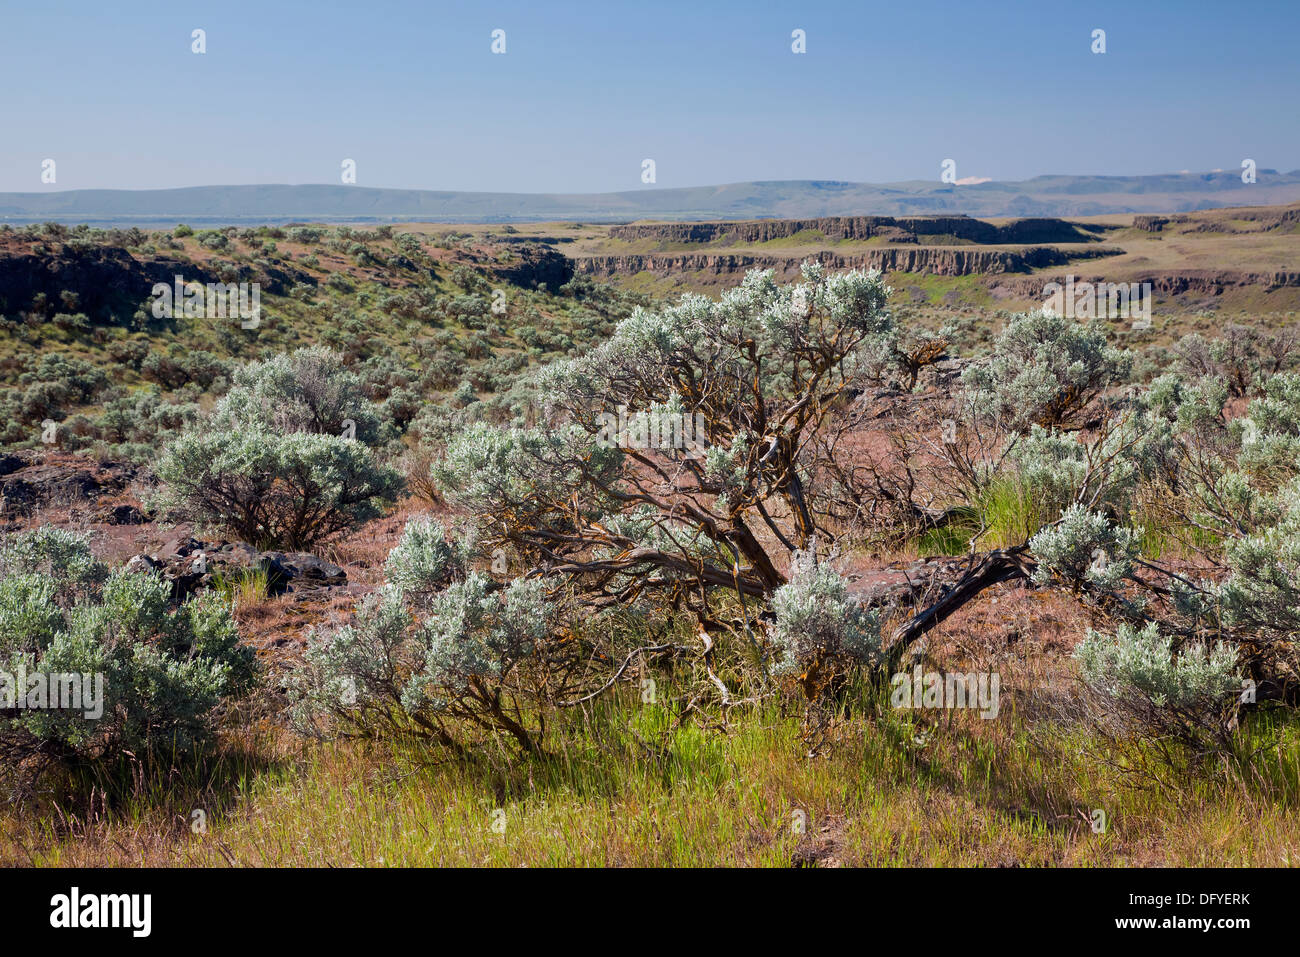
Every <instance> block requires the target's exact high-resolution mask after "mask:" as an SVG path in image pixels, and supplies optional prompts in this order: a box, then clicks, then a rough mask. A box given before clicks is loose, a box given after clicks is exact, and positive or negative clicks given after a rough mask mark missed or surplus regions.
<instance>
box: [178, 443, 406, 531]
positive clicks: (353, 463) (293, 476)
mask: <svg viewBox="0 0 1300 957" xmlns="http://www.w3.org/2000/svg"><path fill="white" fill-rule="evenodd" d="M156 471H157V473H158V477H159V478H160V479H162V481H163V483H164V488H163V491H162V493H161V495H160V498H159V504H160V505H162V506H163V507H164V508H165V509H167V510H168V511H169V512H170V513H171V514H172V515H174V516H176V517H178V518H183V519H187V520H189V521H194V522H198V523H201V524H208V525H212V526H215V527H218V528H223V529H227V530H229V531H231V532H232V533H234V534H235V535H237V536H238V537H239V538H241V539H242V540H244V541H246V542H249V543H251V544H254V545H257V546H259V547H269V546H273V545H279V546H284V547H288V548H307V547H310V546H311V545H312V544H314V543H316V542H318V541H320V540H321V539H323V538H326V537H328V536H330V535H332V534H335V533H336V532H340V531H343V530H345V529H349V528H352V527H355V526H356V525H358V524H360V523H362V522H364V521H366V520H368V519H370V518H373V517H375V516H377V515H379V514H380V513H381V510H382V506H383V505H385V504H386V503H389V502H391V501H392V500H393V499H394V498H396V496H397V495H398V493H399V492H400V491H401V489H402V486H403V480H402V477H401V475H400V474H399V473H398V472H397V471H396V470H394V469H391V468H389V467H387V466H381V465H379V464H378V463H377V462H376V461H375V459H374V456H373V454H372V453H371V452H370V450H369V449H368V448H366V446H364V445H362V444H361V443H359V442H355V441H352V440H349V439H345V438H340V437H338V436H335V435H312V434H308V433H290V434H287V435H279V434H275V433H270V432H258V431H249V432H243V431H239V432H226V431H216V432H193V433H189V434H187V435H184V436H182V437H181V438H179V439H178V440H177V441H176V442H175V443H173V444H172V446H171V447H170V448H168V449H167V451H166V452H165V453H164V455H163V456H162V458H161V459H160V460H159V462H158V465H157V468H156Z"/></svg>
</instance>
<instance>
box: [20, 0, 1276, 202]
mask: <svg viewBox="0 0 1300 957" xmlns="http://www.w3.org/2000/svg"><path fill="white" fill-rule="evenodd" d="M195 28H202V29H204V30H206V32H207V53H206V54H204V55H201V56H200V55H196V54H194V53H192V52H191V51H190V45H191V40H190V34H191V31H192V30H193V29H195ZM495 28H501V29H504V30H505V31H506V43H507V52H506V54H505V55H493V54H492V53H491V50H490V44H491V37H490V34H491V32H492V30H493V29H495ZM795 28H801V29H803V30H805V31H806V32H807V49H808V52H807V53H806V54H804V55H796V54H793V53H792V52H791V50H790V44H791V39H790V34H791V31H792V30H794V29H795ZM1094 28H1101V29H1104V30H1105V31H1106V42H1107V52H1106V53H1105V54H1104V55H1097V54H1093V53H1092V52H1090V44H1091V39H1090V34H1091V32H1092V30H1093V29H1094ZM1298 53H1300V2H1297V0H1251V2H1245V3H1233V2H1227V0H1223V2H1215V3H1210V2H1203V0H1182V2H1177V0H1123V2H1109V0H1102V2H1087V3H1078V2H1071V3H1064V2H1053V0H1039V2H998V3H980V2H973V0H972V2H926V0H907V2H897V0H893V2H878V0H857V2H853V0H818V2H816V3H813V2H810V0H790V2H765V0H740V2H733V0H721V2H709V0H693V2H676V0H641V2H636V3H624V2H620V0H607V2H572V0H569V2H547V0H523V2H481V3H476V2H461V3H446V2H438V0H429V2H397V0H349V2H339V0H314V2H310V3H286V2H276V0H260V2H245V0H221V2H210V3H207V2H185V0H159V2H152V0H144V2H137V0H120V2H104V0H75V2H72V0H38V2H20V0H0V89H2V90H3V92H2V93H0V190H5V191H9V190H16V191H25V192H26V191H45V190H51V189H60V190H62V189H77V188H101V187H108V188H126V189H145V188H165V187H175V186H193V185H210V184H234V183H322V182H327V183H337V182H339V166H340V163H341V162H342V160H343V159H344V158H351V159H354V160H356V162H357V171H358V177H357V180H358V184H359V185H362V186H390V187H412V188H421V189H466V190H511V191H526V192H595V191H605V190H622V189H643V188H652V187H646V186H643V185H642V183H641V179H640V172H641V161H642V159H644V158H652V159H654V160H655V162H656V164H657V184H656V185H657V186H658V187H660V188H663V187H673V186H697V185H705V184H713V183H726V182H737V181H743V180H753V179H839V180H855V181H865V182H885V181H894V180H906V179H937V178H938V176H939V172H940V170H939V167H940V164H941V162H942V161H943V160H944V159H947V158H953V159H955V160H956V161H957V175H958V176H960V177H971V176H988V177H992V178H994V179H1023V178H1026V177H1029V176H1034V175H1038V174H1041V173H1094V174H1096V173H1100V174H1139V173H1157V172H1171V171H1177V170H1184V169H1188V170H1193V171H1203V170H1209V169H1214V168H1225V169H1236V168H1239V166H1240V163H1241V160H1242V159H1244V158H1247V157H1250V158H1253V159H1255V160H1256V161H1257V163H1258V164H1259V166H1260V168H1261V169H1262V168H1276V169H1281V170H1291V169H1295V168H1297V167H1300V122H1298V120H1300V63H1298V59H1300V58H1298V56H1297V54H1298ZM47 157H48V158H53V159H55V160H56V162H57V164H58V166H57V172H58V180H57V183H56V184H55V185H54V186H48V185H42V184H41V182H40V168H41V161H42V160H43V159H45V158H47Z"/></svg>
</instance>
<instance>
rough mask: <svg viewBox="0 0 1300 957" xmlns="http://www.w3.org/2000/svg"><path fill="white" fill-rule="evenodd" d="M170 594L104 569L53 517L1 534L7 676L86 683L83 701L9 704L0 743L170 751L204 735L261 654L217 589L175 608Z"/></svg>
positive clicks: (53, 754) (16, 750) (20, 751)
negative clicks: (61, 705) (243, 640)
mask: <svg viewBox="0 0 1300 957" xmlns="http://www.w3.org/2000/svg"><path fill="white" fill-rule="evenodd" d="M170 594H171V586H170V585H169V583H167V582H166V581H164V580H162V579H161V578H159V577H157V576H155V575H152V574H130V573H127V572H125V571H117V572H112V573H109V572H108V570H107V569H106V568H105V567H104V566H103V565H101V564H100V563H99V562H97V561H96V560H95V559H94V558H93V556H92V555H91V551H90V546H89V543H88V541H87V539H85V538H84V537H81V536H77V535H74V534H72V533H69V532H65V531H62V530H59V529H56V528H53V527H49V526H46V527H42V528H39V529H37V530H35V531H32V532H26V533H22V534H19V535H16V536H13V537H11V538H9V539H8V540H6V541H4V542H3V543H0V663H3V665H2V666H3V668H4V669H5V671H6V672H8V673H9V674H10V675H13V674H15V673H17V672H19V671H20V670H22V671H25V672H26V673H27V674H28V675H32V674H37V673H40V674H44V675H47V676H49V675H80V676H85V680H84V683H83V688H84V690H85V692H86V694H87V697H86V698H83V700H82V702H81V708H80V709H79V710H74V709H53V708H48V707H46V708H40V709H33V710H25V709H13V710H8V711H5V712H4V713H3V716H2V717H0V752H3V753H4V755H5V757H6V758H7V759H9V760H10V761H11V762H19V761H23V760H24V759H29V758H32V759H36V758H39V759H45V760H46V761H49V760H58V761H63V762H79V761H86V760H94V759H97V758H102V757H112V756H115V755H117V754H119V753H120V752H122V751H130V752H132V753H133V754H135V755H136V756H137V757H140V758H144V757H145V756H146V755H148V754H151V753H155V752H157V753H160V754H162V755H164V756H166V757H167V758H169V759H170V758H171V757H172V756H173V755H174V754H176V753H178V752H181V751H187V750H190V749H192V748H193V747H195V746H197V745H199V744H201V743H202V742H203V741H204V740H205V739H207V738H208V737H209V735H210V734H211V732H212V730H213V727H214V721H215V713H216V711H217V709H218V708H219V707H220V706H221V705H222V704H223V703H225V702H229V701H232V700H236V699H238V698H240V697H242V696H244V695H245V694H247V692H248V691H249V690H250V689H251V688H252V685H253V682H254V679H255V674H256V672H255V664H256V659H255V657H254V655H253V652H252V650H251V649H248V648H245V647H242V646H240V644H239V635H238V632H237V631H236V629H235V625H234V622H233V621H232V620H231V617H230V611H229V608H228V607H227V606H226V605H225V604H224V603H223V602H222V601H221V600H220V599H218V598H216V597H215V596H212V595H207V596H204V597H201V598H196V599H192V600H190V601H188V602H186V603H184V604H182V605H180V606H179V607H174V606H173V605H172V604H171V601H170ZM96 686H97V688H98V692H101V693H102V696H101V695H100V694H99V693H94V692H91V691H90V688H91V687H96ZM92 694H93V697H97V698H99V700H98V701H94V700H93V698H92V697H91V695H92ZM29 700H30V697H29ZM87 712H91V713H90V714H89V716H88V714H87ZM94 712H98V714H95V713H94Z"/></svg>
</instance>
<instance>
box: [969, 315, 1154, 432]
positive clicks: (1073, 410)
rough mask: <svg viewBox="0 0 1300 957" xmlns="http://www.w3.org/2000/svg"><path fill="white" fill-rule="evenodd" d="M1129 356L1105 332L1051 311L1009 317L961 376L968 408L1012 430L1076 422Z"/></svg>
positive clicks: (1122, 372)
mask: <svg viewBox="0 0 1300 957" xmlns="http://www.w3.org/2000/svg"><path fill="white" fill-rule="evenodd" d="M1131 361H1132V360H1131V357H1130V356H1129V355H1128V353H1126V352H1125V351H1123V350H1120V349H1115V348H1113V347H1111V346H1109V345H1107V343H1106V334H1105V332H1104V331H1103V330H1102V329H1101V328H1100V327H1099V326H1096V325H1093V324H1091V323H1089V324H1086V325H1085V324H1082V323H1078V322H1075V321H1074V320H1073V319H1068V318H1065V317H1063V316H1058V315H1055V314H1053V313H1050V312H1045V311H1044V312H1030V313H1024V314H1022V315H1017V316H1013V317H1012V318H1011V320H1010V321H1009V322H1008V323H1007V326H1006V328H1005V329H1003V331H1002V333H1001V335H999V336H998V338H997V340H996V341H995V342H994V346H993V354H992V355H991V356H989V357H988V358H987V359H985V360H983V361H980V362H977V363H975V364H973V365H971V366H970V367H968V368H967V369H966V370H965V371H964V372H963V373H962V377H961V381H962V385H963V386H964V387H965V389H966V390H967V392H968V393H969V395H970V397H971V406H972V411H973V412H974V413H975V414H977V415H980V416H986V417H988V418H991V419H994V420H996V421H998V422H1000V423H1002V424H1003V425H1004V427H1005V428H1007V429H1010V430H1012V431H1027V430H1028V429H1029V428H1030V427H1031V426H1033V425H1041V426H1043V427H1045V428H1046V427H1051V426H1060V425H1065V424H1067V423H1072V422H1075V421H1077V420H1078V418H1079V416H1080V415H1081V414H1082V413H1083V412H1084V410H1085V409H1087V408H1088V407H1089V405H1090V404H1091V403H1092V402H1093V400H1094V399H1096V398H1097V397H1098V396H1099V395H1100V394H1101V392H1102V390H1103V389H1104V388H1105V387H1106V386H1108V385H1110V384H1112V383H1114V382H1117V381H1121V380H1122V378H1123V376H1124V375H1126V374H1127V371H1128V369H1129V367H1130V365H1131Z"/></svg>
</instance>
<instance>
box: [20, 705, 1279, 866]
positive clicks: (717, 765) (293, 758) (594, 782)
mask: <svg viewBox="0 0 1300 957" xmlns="http://www.w3.org/2000/svg"><path fill="white" fill-rule="evenodd" d="M661 690H663V689H661ZM1008 705H1009V702H1007V701H1005V700H1004V708H1005V710H1004V717H1003V719H1002V720H998V721H981V720H980V719H978V718H977V717H975V716H973V715H969V714H961V715H959V714H957V713H955V712H951V711H948V712H908V711H892V710H890V709H888V708H883V709H880V713H878V714H873V713H872V710H873V709H871V708H869V707H868V708H866V709H865V710H859V712H858V713H857V714H855V715H854V716H852V717H849V718H843V717H842V718H840V719H839V723H838V724H837V726H836V727H835V729H834V731H833V733H832V735H831V738H832V740H833V743H832V744H831V745H830V746H828V747H826V748H823V749H822V750H821V751H820V752H819V754H818V756H816V757H808V756H807V751H808V745H807V742H806V741H804V740H803V739H802V738H801V730H802V725H801V720H800V718H799V717H798V715H797V714H795V713H791V712H787V711H783V709H781V708H780V707H778V706H777V705H776V704H774V703H773V704H769V705H766V706H764V707H762V708H761V709H759V710H758V711H756V712H748V713H746V712H740V711H737V712H733V714H732V716H731V719H730V723H729V727H728V729H727V730H726V731H721V730H717V729H702V728H700V727H698V726H695V725H691V724H688V725H686V726H676V725H675V724H674V723H673V722H672V721H671V716H670V715H669V713H668V712H667V711H666V710H665V709H664V708H662V707H659V706H656V705H643V704H641V703H640V702H639V698H638V697H637V696H636V695H635V694H626V695H623V696H621V699H620V700H617V701H615V700H607V701H602V702H601V703H600V704H599V705H598V706H597V707H596V708H595V709H594V710H592V711H591V712H589V713H588V714H587V715H585V716H584V715H577V714H574V715H572V717H571V718H569V719H567V720H566V724H567V728H566V734H565V735H564V737H563V738H562V739H557V740H556V741H555V742H554V743H553V746H552V747H551V749H550V751H549V753H548V755H547V756H545V757H537V758H524V757H520V756H518V755H516V754H515V753H513V752H512V751H510V750H508V749H506V748H505V747H503V746H501V745H500V743H497V742H493V741H491V740H487V741H484V742H482V746H481V747H479V748H478V749H476V753H475V757H474V758H473V759H472V760H471V761H469V762H468V763H448V762H442V763H439V762H438V761H437V760H436V759H435V758H434V756H433V755H432V754H431V753H430V752H428V751H427V750H425V749H424V748H423V747H420V746H417V745H412V744H396V743H390V744H385V743H382V742H380V743H376V742H369V743H366V742H353V743H324V744H317V743H309V742H304V741H301V740H299V739H296V738H288V737H287V736H286V735H285V734H284V733H283V732H278V733H271V732H267V731H259V732H256V733H251V734H247V735H245V736H244V737H243V738H241V739H240V744H239V745H238V746H237V747H236V746H232V745H229V744H228V745H227V748H226V752H227V757H225V758H224V759H222V761H221V762H219V763H218V765H217V767H216V768H215V770H211V769H201V768H198V767H196V766H191V765H186V764H182V765H181V770H180V771H174V772H170V773H159V774H158V775H156V777H155V778H152V779H149V783H143V782H142V778H141V776H139V775H131V774H129V773H126V772H123V774H122V775H121V776H120V777H119V778H118V779H117V781H116V783H113V782H109V783H108V785H107V786H105V783H104V782H103V781H101V782H100V783H99V788H100V790H99V794H100V795H101V797H100V799H99V803H98V804H96V799H95V798H94V797H93V796H92V797H91V798H90V799H89V801H88V802H87V804H86V806H85V807H80V808H79V807H77V806H75V805H73V804H72V803H66V804H65V805H64V806H63V807H62V808H61V810H60V811H59V812H57V813H56V812H54V811H52V810H50V809H49V808H48V807H47V808H46V810H45V812H44V813H43V814H33V813H32V812H31V811H30V810H29V811H28V812H26V813H25V814H18V813H16V812H15V811H14V810H12V809H10V810H9V811H6V812H4V814H3V815H0V849H2V850H0V854H2V855H3V856H2V857H0V860H4V861H6V862H19V863H35V864H41V865H56V864H63V865H75V864H79V863H87V862H90V863H116V864H139V863H149V864H176V865H211V866H225V865H228V864H241V865H270V866H286V865H290V866H299V865H317V866H349V865H391V866H406V865H412V866H422V865H470V866H478V865H491V866H521V865H526V866H606V865H646V866H716V865H753V866H776V867H787V866H791V864H792V863H793V862H795V861H801V862H804V863H820V864H829V863H842V864H849V865H872V866H880V865H885V866H896V865H931V866H945V865H963V866H964V865H989V866H998V865H1008V864H1016V865H1116V864H1119V865H1126V864H1185V865H1209V864H1215V865H1224V864H1226V865H1247V864H1286V863H1291V862H1293V861H1296V860H1297V859H1298V858H1297V854H1298V853H1300V816H1297V815H1296V813H1295V810H1296V803H1297V794H1298V793H1300V783H1298V780H1297V774H1298V769H1300V735H1298V734H1297V731H1296V727H1295V725H1294V724H1289V725H1285V726H1281V727H1274V728H1269V727H1268V726H1267V725H1268V724H1269V722H1270V721H1271V720H1273V719H1268V718H1261V719H1259V720H1258V721H1257V722H1256V726H1254V727H1250V728H1248V729H1247V730H1246V732H1245V733H1246V735H1247V736H1248V737H1253V738H1254V739H1255V740H1257V741H1258V742H1260V743H1263V742H1265V741H1267V742H1269V744H1268V747H1267V748H1266V749H1265V750H1264V751H1263V752H1262V753H1261V754H1260V755H1259V756H1257V757H1256V759H1255V761H1254V762H1253V763H1252V765H1251V766H1250V767H1249V768H1248V769H1247V770H1244V771H1243V770H1239V769H1230V768H1215V767H1210V768H1202V769H1200V770H1199V771H1197V772H1196V773H1195V774H1193V773H1190V772H1189V771H1188V770H1187V769H1186V768H1175V769H1171V770H1170V771H1169V772H1168V773H1169V774H1171V775H1173V776H1175V777H1176V779H1177V780H1178V781H1179V782H1180V790H1179V791H1178V792H1177V793H1170V792H1167V791H1165V790H1163V789H1161V788H1159V787H1156V786H1154V785H1151V786H1142V787H1139V786H1136V785H1139V784H1143V783H1144V780H1143V779H1142V778H1141V776H1135V775H1133V774H1132V773H1131V771H1132V769H1133V768H1136V767H1138V766H1139V759H1144V760H1145V759H1150V758H1151V755H1150V754H1149V753H1147V752H1145V751H1143V750H1142V749H1141V748H1140V747H1139V746H1132V747H1121V748H1119V749H1118V750H1116V749H1115V748H1114V747H1112V746H1111V745H1109V744H1107V743H1106V742H1101V741H1097V740H1094V739H1091V738H1089V737H1088V735H1087V734H1086V733H1085V732H1083V731H1082V730H1081V729H1079V728H1070V727H1065V726H1057V725H1051V724H1045V723H1037V724H1035V723H1031V722H1028V721H1026V720H1023V719H1022V718H1021V717H1020V716H1019V715H1018V713H1017V710H1016V708H1015V706H1014V704H1010V705H1009V706H1008ZM1135 749H1136V750H1135ZM1146 783H1147V784H1149V782H1146ZM105 794H107V798H106V799H105V797H104V795H105ZM96 808H97V809H96ZM195 810H203V811H204V815H205V823H206V831H205V833H196V832H195V831H194V827H193V824H192V822H193V820H194V814H193V812H194V811H195ZM1096 810H1102V811H1104V812H1105V816H1106V821H1107V827H1106V830H1105V831H1104V833H1094V831H1093V829H1092V820H1093V814H1094V812H1095V811H1096ZM69 822H71V823H69ZM801 823H802V824H805V825H806V826H804V827H802V828H801V826H800V825H801Z"/></svg>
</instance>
